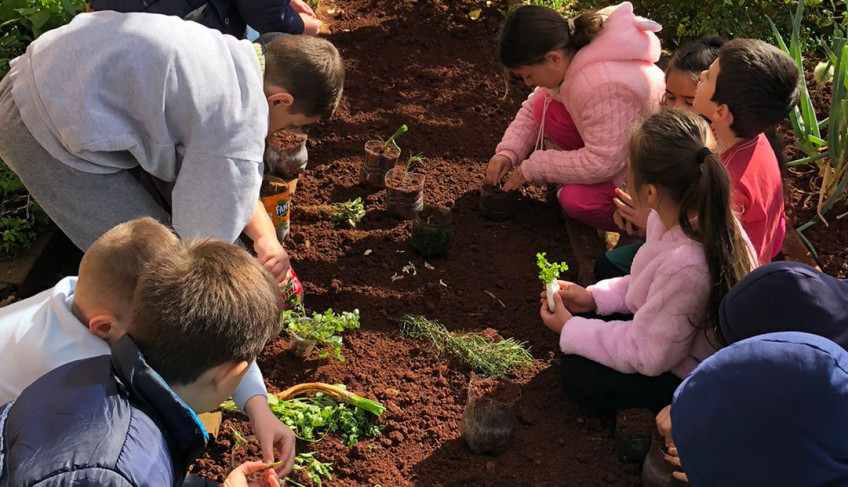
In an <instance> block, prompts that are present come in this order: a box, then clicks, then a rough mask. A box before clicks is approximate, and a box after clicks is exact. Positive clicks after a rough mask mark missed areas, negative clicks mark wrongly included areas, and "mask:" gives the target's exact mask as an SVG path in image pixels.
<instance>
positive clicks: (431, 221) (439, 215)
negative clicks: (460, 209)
mask: <svg viewBox="0 0 848 487" xmlns="http://www.w3.org/2000/svg"><path fill="white" fill-rule="evenodd" d="M439 210H442V211H439ZM444 210H445V209H444V208H439V207H435V206H425V207H424V208H423V209H422V210H421V211H419V212H418V219H419V220H421V221H423V222H426V223H427V224H428V225H433V226H440V225H445V224H447V223H448V222H449V221H450V213H446V212H444Z"/></svg>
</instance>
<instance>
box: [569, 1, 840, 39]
mask: <svg viewBox="0 0 848 487" xmlns="http://www.w3.org/2000/svg"><path fill="white" fill-rule="evenodd" d="M576 3H577V5H576V6H575V7H574V8H572V9H571V11H572V12H575V11H581V10H588V9H599V8H603V7H606V6H607V5H610V2H609V1H608V0H578V1H577V2H576ZM631 3H633V8H634V10H635V11H636V13H637V14H638V15H641V16H643V17H647V18H649V19H652V20H655V21H657V22H659V23H660V24H662V25H663V27H664V28H663V30H662V32H660V33H659V34H658V35H659V36H660V37H661V38H662V39H663V47H665V48H668V49H674V48H677V47H679V46H681V45H685V44H687V43H689V42H691V41H693V40H695V39H697V38H699V37H701V36H702V35H705V34H718V35H721V36H723V37H725V38H727V39H731V38H740V37H753V38H756V39H762V40H768V39H769V38H770V36H771V28H770V26H769V23H768V19H767V15H769V14H773V13H774V12H780V11H782V10H788V9H791V8H794V7H795V5H797V3H798V2H797V1H795V0H702V1H700V2H692V1H689V0H668V1H665V2H658V1H656V0H633V1H632V2H631ZM804 4H805V5H806V6H807V10H806V13H805V15H804V20H803V32H802V33H803V34H805V36H806V38H807V39H809V40H810V42H811V45H816V44H818V43H819V42H820V40H821V39H827V38H829V37H831V36H833V35H834V33H835V29H836V28H839V29H840V30H841V31H842V32H845V31H846V29H847V28H848V17H846V10H848V0H806V1H805V2H804ZM778 27H779V28H780V30H781V32H783V33H787V32H789V26H788V25H783V24H779V25H778Z"/></svg>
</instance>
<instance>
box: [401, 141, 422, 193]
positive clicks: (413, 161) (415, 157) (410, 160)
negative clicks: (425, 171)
mask: <svg viewBox="0 0 848 487" xmlns="http://www.w3.org/2000/svg"><path fill="white" fill-rule="evenodd" d="M424 161H426V159H424V153H423V152H419V153H418V154H414V153H413V152H412V150H411V149H410V151H409V157H407V158H406V164H404V165H403V177H402V178H401V183H400V184H401V186H407V185H409V182H410V181H409V172H410V171H411V170H412V168H414V167H418V166H419V165H420V164H422V163H424Z"/></svg>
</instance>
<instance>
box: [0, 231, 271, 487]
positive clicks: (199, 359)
mask: <svg viewBox="0 0 848 487" xmlns="http://www.w3.org/2000/svg"><path fill="white" fill-rule="evenodd" d="M281 301H282V297H281V296H280V293H279V291H278V289H277V284H276V282H275V281H274V279H273V278H272V277H271V275H270V274H268V272H267V271H265V270H264V269H262V267H261V266H259V265H258V264H257V263H256V261H255V260H254V259H252V258H251V257H250V256H249V255H248V254H247V253H246V252H244V251H243V250H241V249H239V248H237V247H235V246H233V245H230V244H226V243H223V242H217V241H213V240H210V239H203V240H197V241H194V242H192V243H189V244H187V245H185V246H176V247H174V248H173V249H170V251H169V252H167V253H165V254H163V255H160V256H157V257H156V258H154V259H153V260H151V261H150V262H149V263H148V264H147V265H146V267H145V268H144V271H143V272H142V274H141V277H140V278H139V282H138V286H137V289H136V291H135V295H134V299H133V304H132V308H131V313H130V317H129V320H128V325H127V333H126V334H124V335H123V336H122V337H120V338H118V339H117V340H115V341H113V342H112V343H111V347H110V348H111V356H109V355H105V356H97V357H92V358H86V359H82V360H77V361H74V362H71V363H68V364H65V365H63V366H61V367H59V368H56V369H54V370H52V371H50V372H48V373H47V374H45V375H44V376H42V377H41V378H40V379H38V380H36V381H35V382H33V383H32V384H31V385H30V386H29V387H27V388H26V389H25V390H24V391H23V392H22V393H21V395H20V396H19V397H18V399H17V400H16V401H14V402H12V403H8V404H7V405H5V406H3V407H2V408H0V424H3V425H4V428H3V436H2V438H0V445H2V447H1V448H2V449H0V458H2V459H3V461H2V462H0V483H3V484H4V485H6V484H8V485H35V484H38V485H56V486H66V485H67V486H70V485H115V486H117V485H121V486H127V485H139V486H141V485H144V486H148V485H149V486H168V485H181V484H182V483H183V479H184V477H185V474H186V471H187V468H188V466H189V465H190V464H191V463H192V462H193V461H194V460H195V459H196V458H197V456H198V455H199V454H200V453H201V452H202V451H203V449H204V448H205V447H206V443H207V441H208V439H209V437H208V435H207V433H206V431H205V430H204V428H203V425H202V424H201V423H200V421H199V420H198V419H197V416H196V413H201V412H204V411H209V410H212V409H214V408H216V407H218V405H220V403H221V402H222V401H223V400H225V399H226V398H227V397H229V396H230V394H232V393H233V391H234V390H235V389H236V388H237V387H238V385H239V384H240V383H241V381H242V379H243V378H244V376H245V374H246V373H247V370H248V368H249V367H250V365H249V364H250V363H251V362H253V361H255V360H256V357H257V356H258V355H259V352H260V351H261V350H262V348H263V347H264V346H265V344H266V343H267V342H268V340H269V339H271V338H273V337H274V336H276V335H277V334H278V333H279V332H280V326H281V325H280V319H279V318H280V312H279V309H280V304H281ZM263 466H264V465H263V464H262V463H260V462H252V463H250V464H247V465H244V466H242V467H241V468H239V469H238V470H237V471H235V472H233V474H231V478H230V479H228V484H227V485H247V484H246V479H245V471H257V470H260V469H262V468H263ZM3 468H5V471H1V470H2V469H3ZM265 476H266V480H268V481H269V483H271V484H272V485H278V482H277V479H276V473H274V472H273V471H272V470H271V469H267V470H266V472H265ZM239 481H240V482H242V483H238V482H239Z"/></svg>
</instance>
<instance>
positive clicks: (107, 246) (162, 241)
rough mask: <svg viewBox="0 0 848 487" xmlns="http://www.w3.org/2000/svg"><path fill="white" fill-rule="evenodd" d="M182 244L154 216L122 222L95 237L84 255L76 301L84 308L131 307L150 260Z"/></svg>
mask: <svg viewBox="0 0 848 487" xmlns="http://www.w3.org/2000/svg"><path fill="white" fill-rule="evenodd" d="M179 245H180V240H179V238H177V236H176V235H175V234H174V233H173V232H172V231H171V230H170V229H168V227H166V226H165V225H163V224H161V223H159V222H158V221H156V220H154V219H153V218H150V217H142V218H136V219H135V220H130V221H128V222H126V223H121V224H120V225H118V226H116V227H114V228H112V229H111V230H109V231H108V232H106V233H104V234H103V235H101V236H100V238H98V239H97V240H95V241H94V243H93V244H92V245H91V247H89V248H88V250H87V251H86V252H85V255H83V258H82V261H81V262H80V268H79V278H78V280H77V284H76V287H75V288H74V303H75V304H76V305H77V306H78V307H79V308H80V309H83V310H85V309H92V308H105V309H109V310H123V309H127V310H128V309H129V306H130V304H131V303H132V298H133V294H134V293H135V287H136V283H137V282H138V278H139V276H140V275H141V272H142V271H143V270H144V267H145V266H146V265H147V263H148V262H150V260H152V259H153V258H155V257H157V256H159V255H161V254H166V253H169V252H172V251H173V250H174V249H175V248H176V247H178V246H179Z"/></svg>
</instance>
